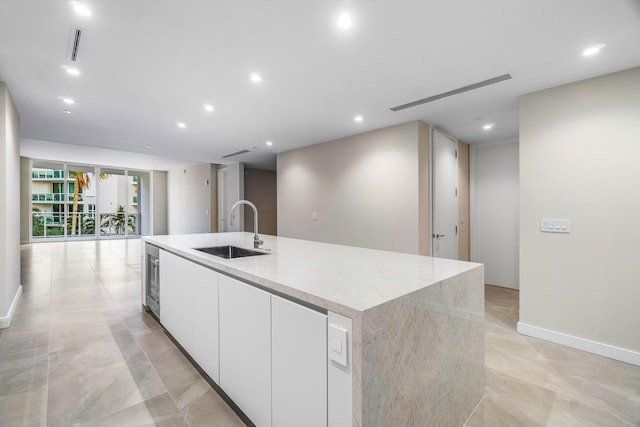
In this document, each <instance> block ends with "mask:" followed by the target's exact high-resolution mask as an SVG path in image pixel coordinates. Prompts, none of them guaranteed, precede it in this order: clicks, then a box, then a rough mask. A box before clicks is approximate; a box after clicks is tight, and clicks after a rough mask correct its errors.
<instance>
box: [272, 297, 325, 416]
mask: <svg viewBox="0 0 640 427" xmlns="http://www.w3.org/2000/svg"><path fill="white" fill-rule="evenodd" d="M271 330H272V337H271V339H272V347H271V357H272V381H273V386H272V393H273V394H272V406H273V409H272V410H273V425H274V427H276V426H277V427H297V426H305V427H315V426H317V427H326V426H327V316H326V315H324V314H322V313H319V312H317V311H314V310H311V309H308V308H306V307H303V306H301V305H299V304H296V303H293V302H291V301H288V300H285V299H283V298H280V297H277V296H272V297H271Z"/></svg>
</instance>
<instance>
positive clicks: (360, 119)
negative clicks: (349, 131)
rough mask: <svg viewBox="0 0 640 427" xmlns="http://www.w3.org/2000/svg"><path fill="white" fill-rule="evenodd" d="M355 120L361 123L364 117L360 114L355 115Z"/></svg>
mask: <svg viewBox="0 0 640 427" xmlns="http://www.w3.org/2000/svg"><path fill="white" fill-rule="evenodd" d="M353 120H355V121H356V122H358V123H360V122H361V121H362V120H363V119H362V116H360V115H358V116H355V117H354V119H353Z"/></svg>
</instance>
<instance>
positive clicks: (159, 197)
mask: <svg viewBox="0 0 640 427" xmlns="http://www.w3.org/2000/svg"><path fill="white" fill-rule="evenodd" d="M150 181H151V183H150V186H151V201H150V208H149V210H150V212H151V220H150V230H151V233H150V234H152V235H162V234H167V233H168V232H169V225H168V222H167V172H165V171H152V172H151V173H150Z"/></svg>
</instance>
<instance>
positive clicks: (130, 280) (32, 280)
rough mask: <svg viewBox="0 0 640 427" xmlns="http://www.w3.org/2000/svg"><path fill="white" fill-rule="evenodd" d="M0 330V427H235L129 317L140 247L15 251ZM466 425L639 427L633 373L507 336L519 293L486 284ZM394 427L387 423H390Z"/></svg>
mask: <svg viewBox="0 0 640 427" xmlns="http://www.w3.org/2000/svg"><path fill="white" fill-rule="evenodd" d="M21 258H22V284H23V296H22V299H21V301H20V304H19V307H18V310H17V312H16V315H15V317H14V320H13V323H12V325H11V327H10V328H8V329H4V330H0V426H2V427H12V426H50V427H51V426H117V427H121V426H125V427H126V426H152V425H156V426H191V427H196V426H222V427H224V426H242V425H243V423H242V422H241V421H240V420H239V419H238V417H237V416H236V415H235V414H234V413H233V412H232V411H231V410H230V409H229V408H228V406H227V405H226V404H225V403H224V401H222V399H220V398H219V397H218V395H217V394H216V393H215V392H214V391H213V390H212V389H211V387H209V385H208V384H207V383H206V381H205V380H204V379H203V378H202V377H201V376H200V375H199V374H198V372H197V371H196V370H195V369H194V368H193V367H192V366H191V365H190V364H189V362H188V361H187V360H186V358H185V357H184V356H183V355H182V353H180V352H179V351H178V350H177V349H176V347H175V346H174V345H173V344H172V343H171V341H170V340H169V339H168V338H167V337H166V336H165V335H164V333H163V332H162V329H161V328H160V327H159V325H158V324H157V323H156V322H155V320H153V319H152V318H151V317H150V316H148V315H147V314H145V313H143V312H142V311H141V309H140V241H139V240H103V241H98V242H96V241H82V242H68V243H62V242H48V243H38V244H33V245H26V246H23V247H22V248H21ZM485 301H486V305H485V313H486V319H485V320H486V327H485V333H486V336H485V339H486V367H487V370H486V376H487V394H486V397H485V398H484V400H483V401H482V402H481V404H480V405H479V406H478V408H477V410H476V411H475V413H474V414H473V415H472V417H471V418H470V419H469V421H468V422H467V424H466V425H467V426H468V427H477V426H487V427H488V426H491V427H493V426H616V427H617V426H640V367H636V366H632V365H628V364H625V363H621V362H616V361H612V360H609V359H606V358H603V357H599V356H594V355H591V354H588V353H584V352H580V351H577V350H572V349H569V348H566V347H562V346H559V345H556V344H551V343H547V342H545V341H541V340H536V339H534V338H528V337H525V336H522V335H518V334H517V333H516V332H515V324H516V322H517V319H518V293H517V291H512V290H508V289H502V288H496V287H493V286H487V287H486V294H485ZM390 427H395V426H390Z"/></svg>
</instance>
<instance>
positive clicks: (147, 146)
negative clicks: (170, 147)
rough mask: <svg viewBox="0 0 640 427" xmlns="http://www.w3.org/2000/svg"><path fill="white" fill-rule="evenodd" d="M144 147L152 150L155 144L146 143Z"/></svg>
mask: <svg viewBox="0 0 640 427" xmlns="http://www.w3.org/2000/svg"><path fill="white" fill-rule="evenodd" d="M144 148H147V149H149V150H150V149H152V148H153V145H150V144H145V145H144Z"/></svg>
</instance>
